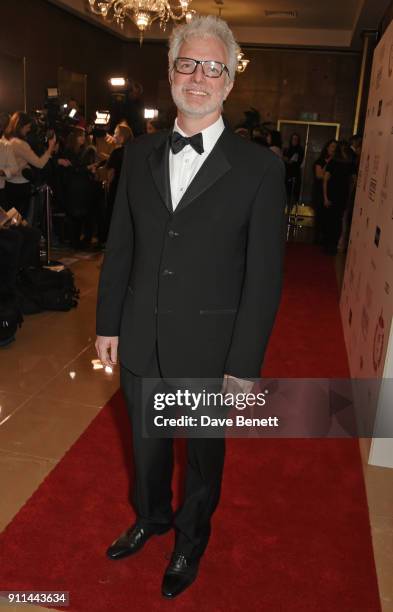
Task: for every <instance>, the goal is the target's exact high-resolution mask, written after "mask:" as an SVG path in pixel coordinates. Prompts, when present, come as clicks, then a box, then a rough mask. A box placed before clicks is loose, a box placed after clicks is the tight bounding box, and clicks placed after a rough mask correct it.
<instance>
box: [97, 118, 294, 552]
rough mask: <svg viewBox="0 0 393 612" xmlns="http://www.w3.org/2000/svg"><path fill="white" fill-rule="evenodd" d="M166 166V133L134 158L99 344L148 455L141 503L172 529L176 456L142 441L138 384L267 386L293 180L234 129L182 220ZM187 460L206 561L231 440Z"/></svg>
mask: <svg viewBox="0 0 393 612" xmlns="http://www.w3.org/2000/svg"><path fill="white" fill-rule="evenodd" d="M168 160H169V144H168V133H159V134H155V135H152V136H146V137H141V138H139V139H137V140H136V141H134V142H133V143H131V144H130V145H128V146H127V148H126V151H125V156H124V162H123V167H122V172H121V177H120V182H119V189H118V193H117V197H116V202H115V206H114V213H113V218H112V223H111V228H110V233H109V238H108V242H107V249H106V253H105V259H104V264H103V268H102V272H101V278H100V285H99V294H98V306H97V334H99V335H102V336H120V343H119V358H120V362H121V365H122V386H123V389H124V391H125V395H126V398H127V403H128V408H129V411H130V416H131V419H132V421H133V436H134V452H135V454H136V455H138V456H136V461H135V462H136V468H137V475H136V487H135V490H134V501H135V505H136V510H137V513H138V515H139V519H140V520H142V522H143V520H144V521H145V522H149V521H150V522H151V524H153V523H154V524H159V523H165V522H169V521H170V520H171V516H170V515H171V509H170V491H169V485H170V472H171V467H172V458H171V452H172V451H171V441H169V440H162V439H161V440H158V439H146V438H145V439H143V440H141V437H140V431H139V429H140V427H139V425H137V422H139V413H138V412H137V408H136V407H135V405H136V403H137V402H136V394H137V395H138V393H139V391H140V389H139V390H137V388H138V384H139V383H138V381H139V378H140V377H143V376H147V377H149V376H151V377H154V376H162V377H163V378H164V379H165V378H170V377H178V378H182V377H183V378H190V377H210V378H220V377H222V376H223V374H224V373H227V374H231V375H233V376H235V377H239V378H247V377H258V375H259V372H260V367H261V363H262V360H263V356H264V352H265V348H266V345H267V342H268V339H269V336H270V333H271V329H272V326H273V322H274V318H275V314H276V311H277V308H278V304H279V297H280V291H281V278H282V261H283V245H284V234H285V227H284V222H285V216H284V208H285V184H284V175H285V170H284V165H283V163H282V162H281V161H280V160H279V159H278V158H277V157H276V156H275V155H274V154H273V153H271V152H270V151H269V150H267V149H265V148H263V147H260V146H259V145H255V144H252V143H249V142H246V141H244V140H242V139H241V138H240V137H239V136H236V135H235V134H233V133H232V132H231V131H230V130H229V129H228V128H226V129H225V130H224V132H223V133H222V135H221V136H220V138H219V140H218V141H217V143H216V145H215V147H214V149H213V151H212V152H211V153H210V155H209V157H208V158H207V159H206V161H205V163H204V164H203V165H202V167H201V169H200V170H199V172H198V173H197V175H196V176H195V178H194V179H193V181H192V182H191V184H190V185H189V187H188V189H187V190H186V192H185V193H184V196H183V198H182V199H181V201H180V203H179V204H178V206H177V208H176V209H175V211H174V212H172V205H171V195H170V183H169V163H168ZM136 430H138V431H136ZM188 452H189V458H188V467H187V475H186V498H185V502H184V504H183V506H182V508H181V509H180V511H179V512H178V514H177V517H176V519H175V527H176V529H177V544H176V547H177V548H178V549H179V550H182V551H183V552H186V554H189V555H191V556H199V555H200V554H202V552H203V550H204V548H205V546H206V544H207V539H208V536H209V532H210V517H211V514H212V513H213V511H214V509H215V507H216V504H217V502H218V497H219V489H220V484H221V474H222V465H223V458H224V440H220V439H211V440H203V439H198V440H188ZM149 461H151V465H150V468H151V469H150V468H149ZM138 466H139V467H138ZM154 466H155V468H156V469H154ZM153 492H154V494H153ZM153 497H154V499H153ZM198 508H199V510H198ZM201 508H203V512H202V511H201ZM141 515H142V516H141ZM202 515H203V516H202ZM198 521H199V522H198ZM197 523H198V524H197Z"/></svg>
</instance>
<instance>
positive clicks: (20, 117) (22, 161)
mask: <svg viewBox="0 0 393 612" xmlns="http://www.w3.org/2000/svg"><path fill="white" fill-rule="evenodd" d="M32 121H33V120H32V118H31V117H30V115H27V114H26V113H22V112H20V111H18V112H16V113H14V114H13V115H12V117H11V119H10V121H9V123H8V125H7V127H6V129H5V132H4V137H5V138H6V140H7V141H8V143H9V145H10V146H11V148H12V152H13V154H14V157H15V159H16V163H17V166H18V169H19V171H18V173H17V174H15V175H14V176H12V177H9V178H7V181H6V185H5V198H6V201H7V209H9V208H12V207H14V208H16V209H17V211H18V212H19V213H20V214H21V215H22V217H26V216H27V213H28V210H29V204H30V195H31V183H30V180H29V178H27V174H26V172H25V173H24V171H26V170H28V169H29V167H31V166H33V167H34V168H39V169H42V168H44V166H46V164H47V163H48V161H49V159H50V158H51V156H52V154H53V152H54V150H55V147H56V136H55V135H53V136H52V138H50V139H49V140H48V148H47V149H46V151H45V153H44V154H43V155H41V156H38V155H36V154H35V153H34V151H33V149H32V148H31V146H30V145H29V143H28V142H27V140H26V137H27V134H28V133H29V132H30V130H31V124H32ZM24 174H25V176H24Z"/></svg>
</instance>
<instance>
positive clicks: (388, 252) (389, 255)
mask: <svg viewBox="0 0 393 612" xmlns="http://www.w3.org/2000/svg"><path fill="white" fill-rule="evenodd" d="M386 255H387V256H388V257H389V259H392V260H393V251H392V249H391V248H390V246H388V248H387V250H386Z"/></svg>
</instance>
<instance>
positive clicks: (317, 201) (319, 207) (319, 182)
mask: <svg viewBox="0 0 393 612" xmlns="http://www.w3.org/2000/svg"><path fill="white" fill-rule="evenodd" d="M337 145H338V142H337V140H333V139H332V140H329V141H328V142H327V143H326V144H325V146H324V147H323V149H322V151H321V155H320V156H319V157H318V159H317V160H316V162H315V163H314V184H313V193H312V203H313V208H314V227H315V243H316V244H322V238H323V236H322V234H323V221H322V217H323V203H324V198H323V178H324V176H325V170H326V166H327V164H328V163H329V162H330V161H331V160H332V159H334V156H335V154H336V150H337Z"/></svg>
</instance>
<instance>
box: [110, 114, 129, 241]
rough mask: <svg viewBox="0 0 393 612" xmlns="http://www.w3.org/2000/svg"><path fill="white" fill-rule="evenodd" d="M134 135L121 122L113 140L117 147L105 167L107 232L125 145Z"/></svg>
mask: <svg viewBox="0 0 393 612" xmlns="http://www.w3.org/2000/svg"><path fill="white" fill-rule="evenodd" d="M133 138H134V135H133V133H132V130H131V128H130V127H128V125H124V124H121V123H119V124H118V125H117V126H116V128H115V133H114V136H113V142H114V144H115V149H114V150H113V151H112V153H111V154H110V156H109V159H108V161H107V162H106V165H105V168H106V169H107V171H108V174H107V176H108V201H107V211H106V233H107V232H108V231H109V225H110V222H111V217H112V211H113V205H114V203H115V197H116V192H117V186H118V184H119V179H120V171H121V166H122V163H123V156H124V147H125V145H126V144H127V142H128V141H129V140H132V139H133Z"/></svg>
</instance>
